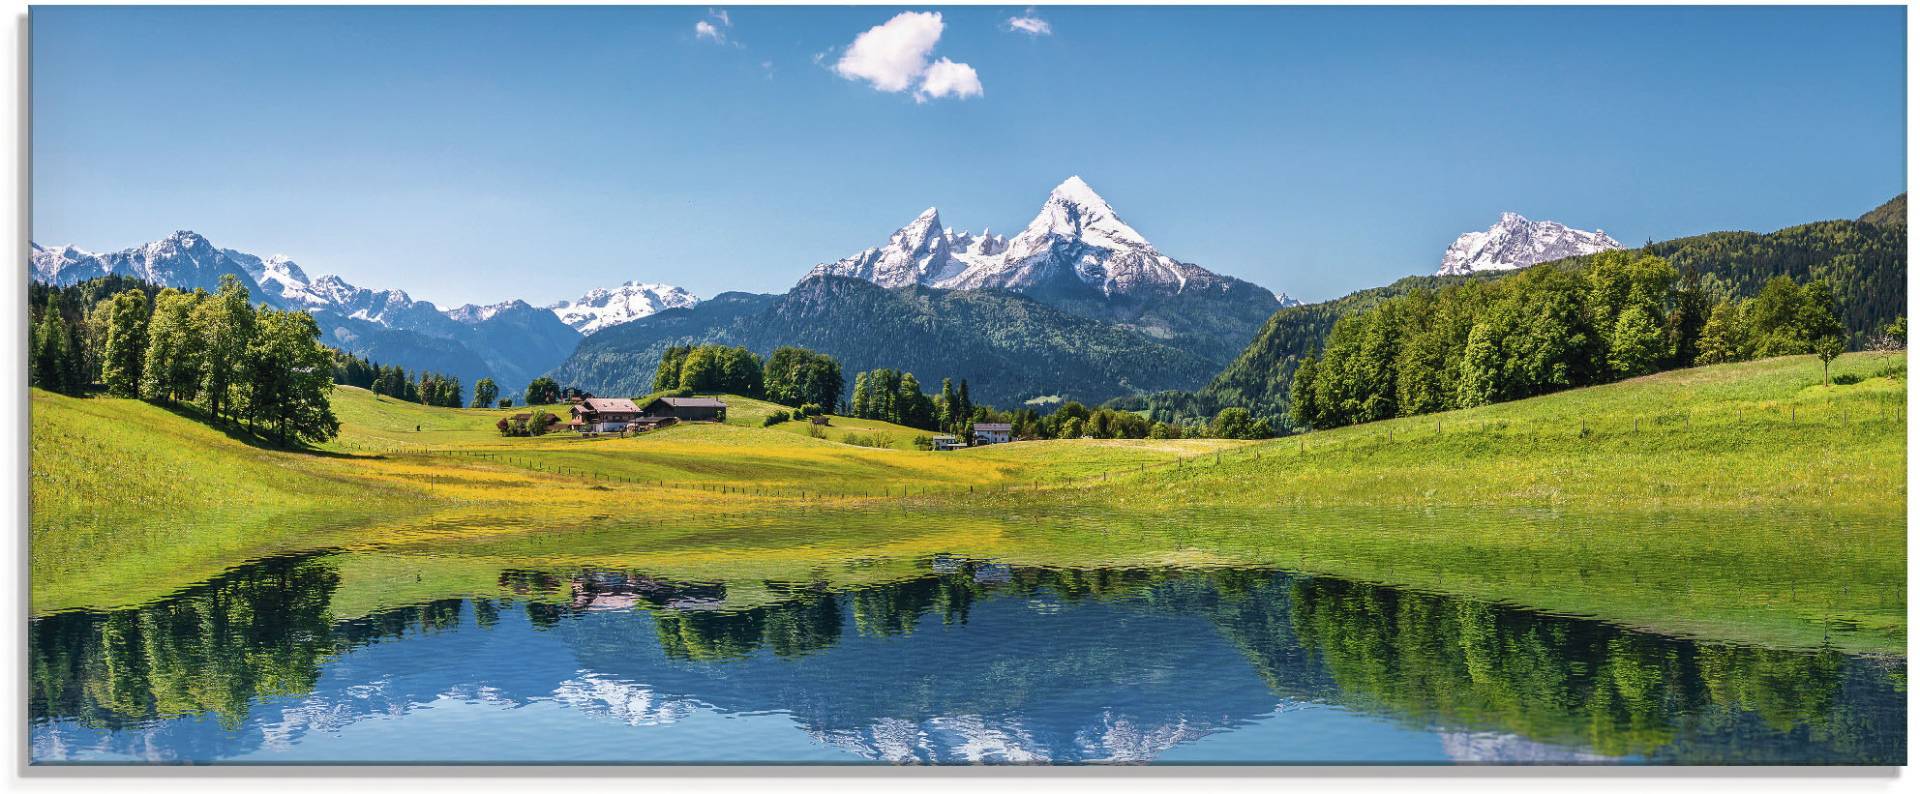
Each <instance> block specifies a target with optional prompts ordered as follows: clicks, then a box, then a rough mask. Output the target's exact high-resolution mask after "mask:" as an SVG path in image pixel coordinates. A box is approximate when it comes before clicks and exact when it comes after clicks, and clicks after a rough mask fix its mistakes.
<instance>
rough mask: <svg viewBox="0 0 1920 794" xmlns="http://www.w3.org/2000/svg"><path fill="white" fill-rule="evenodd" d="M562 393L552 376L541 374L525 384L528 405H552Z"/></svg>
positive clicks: (558, 399)
mask: <svg viewBox="0 0 1920 794" xmlns="http://www.w3.org/2000/svg"><path fill="white" fill-rule="evenodd" d="M563 394H564V391H563V390H562V389H561V388H560V384H559V383H557V382H555V381H554V379H552V378H549V377H547V376H545V375H542V376H540V377H538V378H534V379H533V381H532V382H530V383H528V384H527V393H526V395H525V397H526V401H527V404H528V405H552V404H554V403H557V402H559V401H560V398H561V396H562V395H563ZM500 407H502V408H507V407H510V406H505V405H503V406H500Z"/></svg>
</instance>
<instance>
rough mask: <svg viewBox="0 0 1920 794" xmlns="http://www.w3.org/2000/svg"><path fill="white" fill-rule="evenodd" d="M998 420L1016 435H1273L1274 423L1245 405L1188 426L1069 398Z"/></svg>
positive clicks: (1150, 436) (1098, 436) (1216, 436)
mask: <svg viewBox="0 0 1920 794" xmlns="http://www.w3.org/2000/svg"><path fill="white" fill-rule="evenodd" d="M990 413H994V412H990ZM996 419H997V421H1005V422H1008V423H1010V424H1012V425H1013V435H1014V437H1016V438H1243V439H1254V438H1272V437H1273V427H1272V425H1271V423H1269V422H1268V421H1267V420H1266V419H1255V418H1254V417H1253V415H1252V413H1251V412H1249V411H1247V409H1245V408H1227V409H1223V410H1222V411H1220V412H1219V413H1218V414H1217V415H1215V416H1214V418H1213V419H1212V421H1207V422H1201V423H1198V424H1194V425H1191V426H1188V425H1182V424H1180V423H1178V422H1166V421H1161V420H1157V419H1153V418H1151V417H1150V416H1149V415H1145V412H1143V411H1138V410H1122V409H1118V408H1114V407H1112V406H1101V407H1099V408H1088V407H1087V406H1085V405H1081V404H1080V403H1077V402H1074V401H1071V400H1069V401H1067V402H1065V403H1062V404H1061V405H1060V407H1059V408H1056V409H1054V410H1053V411H1051V412H1049V413H1046V414H1041V413H1039V412H1037V411H1035V410H1033V409H1030V408H1022V409H1019V410H1016V411H1012V412H1010V413H1007V414H1004V415H1002V416H999V417H996Z"/></svg>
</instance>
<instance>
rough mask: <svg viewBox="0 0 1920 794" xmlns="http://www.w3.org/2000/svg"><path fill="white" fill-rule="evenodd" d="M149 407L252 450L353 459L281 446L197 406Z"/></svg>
mask: <svg viewBox="0 0 1920 794" xmlns="http://www.w3.org/2000/svg"><path fill="white" fill-rule="evenodd" d="M149 405H153V406H156V407H158V408H159V409H161V410H163V411H166V412H168V413H171V414H173V415H174V416H178V417H180V418H182V419H188V420H192V421H195V422H199V423H200V424H203V425H206V426H207V427H210V428H213V429H215V430H218V431H220V432H221V433H224V434H226V436H227V438H231V439H233V440H235V441H238V442H240V443H242V444H245V445H247V446H249V447H253V448H254V449H264V450H272V451H274V452H297V453H300V454H304V455H312V456H314V457H317V458H352V457H355V456H354V455H351V454H348V453H345V452H335V451H332V450H326V449H320V448H319V447H315V446H312V445H309V444H302V443H298V442H295V443H293V444H282V443H280V442H279V441H277V440H275V439H272V438H269V437H267V436H263V435H259V434H257V433H254V432H252V431H249V430H248V429H247V426H246V425H243V424H240V423H238V422H233V421H229V420H216V419H214V418H213V417H212V415H210V414H208V413H207V412H206V411H204V410H202V409H201V408H200V407H199V406H197V405H190V404H187V403H159V402H156V403H149Z"/></svg>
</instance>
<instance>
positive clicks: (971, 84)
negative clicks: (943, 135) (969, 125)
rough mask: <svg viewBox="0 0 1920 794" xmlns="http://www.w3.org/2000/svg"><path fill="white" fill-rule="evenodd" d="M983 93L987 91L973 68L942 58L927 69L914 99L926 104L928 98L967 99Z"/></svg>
mask: <svg viewBox="0 0 1920 794" xmlns="http://www.w3.org/2000/svg"><path fill="white" fill-rule="evenodd" d="M983 93H986V91H985V89H982V88H981V87H980V75H979V74H978V73H976V72H974V71H973V67H971V66H968V65H966V64H964V63H954V62H953V61H949V60H947V59H945V58H941V59H940V60H937V61H934V62H933V65H932V66H929V67H927V72H926V75H925V76H924V77H923V78H922V79H921V80H920V90H919V91H916V92H914V94H913V98H914V100H915V101H917V102H925V101H927V99H928V98H933V99H939V98H941V97H953V98H954V99H966V98H967V97H974V96H979V95H981V94H983Z"/></svg>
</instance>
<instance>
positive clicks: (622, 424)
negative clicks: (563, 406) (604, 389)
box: [569, 397, 640, 433]
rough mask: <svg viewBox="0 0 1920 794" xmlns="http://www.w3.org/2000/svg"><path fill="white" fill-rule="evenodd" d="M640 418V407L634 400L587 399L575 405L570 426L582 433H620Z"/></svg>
mask: <svg viewBox="0 0 1920 794" xmlns="http://www.w3.org/2000/svg"><path fill="white" fill-rule="evenodd" d="M638 418H640V406H637V405H634V404H633V401H632V400H622V399H615V398H605V397H587V398H584V399H582V400H581V401H579V402H577V403H574V405H573V421H572V422H571V423H570V424H569V426H570V427H572V428H573V429H575V430H578V431H580V432H582V433H618V432H621V431H623V430H626V429H627V425H628V424H629V423H631V422H632V421H633V420H635V419H638Z"/></svg>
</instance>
